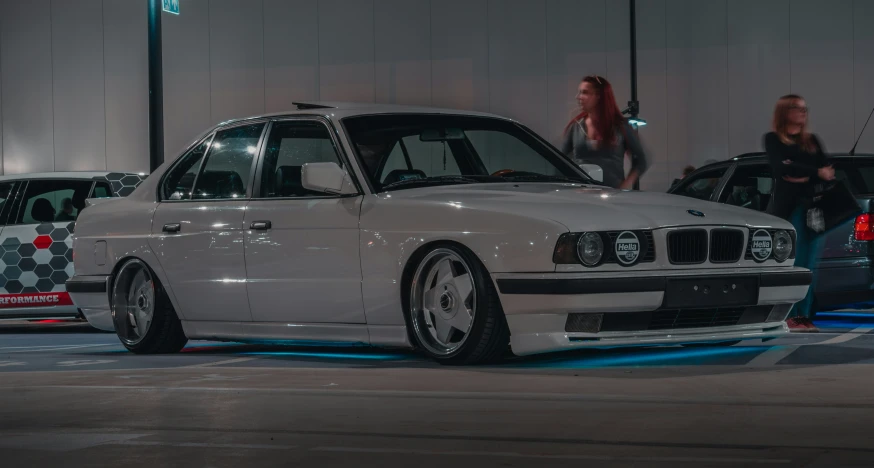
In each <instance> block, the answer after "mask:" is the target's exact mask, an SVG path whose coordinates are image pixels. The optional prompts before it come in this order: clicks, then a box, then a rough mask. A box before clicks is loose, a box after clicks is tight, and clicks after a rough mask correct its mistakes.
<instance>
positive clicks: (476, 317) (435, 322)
mask: <svg viewBox="0 0 874 468" xmlns="http://www.w3.org/2000/svg"><path fill="white" fill-rule="evenodd" d="M408 313H409V319H410V320H409V324H410V326H411V327H412V331H413V335H414V337H415V339H416V341H417V343H418V345H419V347H420V348H421V349H422V350H423V351H424V352H425V353H426V354H427V355H428V356H430V357H431V358H433V359H435V360H437V361H438V362H440V363H443V364H479V363H487V362H494V361H497V360H499V359H500V358H501V357H502V356H503V354H504V353H505V352H506V350H507V349H508V346H509V339H510V338H509V337H510V333H509V329H508V328H507V321H506V319H505V318H504V312H503V310H502V309H501V304H500V301H499V299H498V295H497V292H496V291H495V288H494V285H493V284H492V281H491V278H490V277H489V274H488V272H487V271H486V269H485V267H484V266H482V264H481V263H480V262H479V259H477V258H476V257H475V256H474V255H473V254H471V253H470V252H468V251H467V250H465V249H463V248H460V247H457V246H454V245H446V246H440V247H435V248H434V249H432V250H430V251H429V252H428V253H426V254H425V256H424V257H423V258H422V259H421V260H420V261H419V263H418V266H417V268H416V270H415V273H414V274H413V276H412V280H411V282H410V295H409V306H408Z"/></svg>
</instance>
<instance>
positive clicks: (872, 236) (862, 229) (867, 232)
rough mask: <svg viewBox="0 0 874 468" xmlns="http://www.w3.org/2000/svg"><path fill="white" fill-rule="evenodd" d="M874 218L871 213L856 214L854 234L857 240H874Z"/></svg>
mask: <svg viewBox="0 0 874 468" xmlns="http://www.w3.org/2000/svg"><path fill="white" fill-rule="evenodd" d="M872 221H874V219H872V215H871V214H869V213H865V214H861V215H859V216H856V226H855V228H854V231H855V232H854V234H855V237H856V240H857V241H874V222H872Z"/></svg>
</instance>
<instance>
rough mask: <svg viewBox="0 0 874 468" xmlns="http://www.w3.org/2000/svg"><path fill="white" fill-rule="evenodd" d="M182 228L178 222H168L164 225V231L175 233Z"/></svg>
mask: <svg viewBox="0 0 874 468" xmlns="http://www.w3.org/2000/svg"><path fill="white" fill-rule="evenodd" d="M181 230H182V225H181V224H179V223H170V224H165V225H164V232H168V233H176V232H179V231H181Z"/></svg>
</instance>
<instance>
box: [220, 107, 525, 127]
mask: <svg viewBox="0 0 874 468" xmlns="http://www.w3.org/2000/svg"><path fill="white" fill-rule="evenodd" d="M292 105H294V106H295V107H296V108H295V109H290V110H287V111H282V112H273V113H269V114H260V115H253V116H249V117H243V118H239V119H232V120H228V121H225V122H222V123H220V124H219V125H218V127H221V126H225V125H229V124H233V123H237V122H245V121H247V120H254V119H264V118H279V117H294V116H300V115H321V116H325V117H329V118H336V119H343V118H346V117H353V116H357V115H374V114H446V115H463V116H471V117H490V118H495V119H502V120H513V119H509V118H507V117H504V116H500V115H495V114H489V113H486V112H477V111H468V110H460V109H448V108H440V107H429V106H408V105H398V104H374V103H366V102H333V101H308V102H294V103H292Z"/></svg>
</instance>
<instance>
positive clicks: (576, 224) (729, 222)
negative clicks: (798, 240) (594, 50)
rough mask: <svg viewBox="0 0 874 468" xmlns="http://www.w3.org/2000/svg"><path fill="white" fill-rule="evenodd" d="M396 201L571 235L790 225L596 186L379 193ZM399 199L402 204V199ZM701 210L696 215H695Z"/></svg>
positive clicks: (459, 187) (546, 185) (705, 204)
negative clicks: (494, 215) (499, 216)
mask: <svg viewBox="0 0 874 468" xmlns="http://www.w3.org/2000/svg"><path fill="white" fill-rule="evenodd" d="M381 196H383V197H391V198H394V199H395V200H396V201H400V200H409V201H411V202H412V201H415V202H418V203H425V204H431V203H433V204H449V205H452V206H453V207H454V208H455V209H470V210H480V211H485V212H489V211H497V212H503V213H511V214H515V215H519V216H525V217H533V218H538V219H548V220H552V221H556V222H559V223H561V224H563V225H565V226H567V228H568V229H570V230H571V231H585V230H596V229H597V230H605V229H609V230H620V229H621V230H625V229H656V228H660V227H675V226H703V225H726V226H755V227H773V228H782V229H789V228H791V227H792V225H791V224H789V223H788V222H786V221H784V220H782V219H780V218H777V217H775V216H771V215H768V214H765V213H760V212H758V211H754V210H751V209H747V208H740V207H735V206H730V205H723V204H719V203H713V202H709V201H702V200H696V199H693V198H688V197H682V196H679V195H670V194H665V193H657V192H641V191H624V190H616V189H612V188H607V187H601V186H594V185H591V186H589V185H578V184H557V183H544V184H540V183H490V184H469V185H452V186H438V187H425V188H415V189H407V190H398V191H394V192H390V193H388V194H383V195H381ZM399 199H400V200H399ZM690 211H692V212H697V213H696V214H698V215H703V216H696V215H695V214H693V213H691V212H690Z"/></svg>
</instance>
